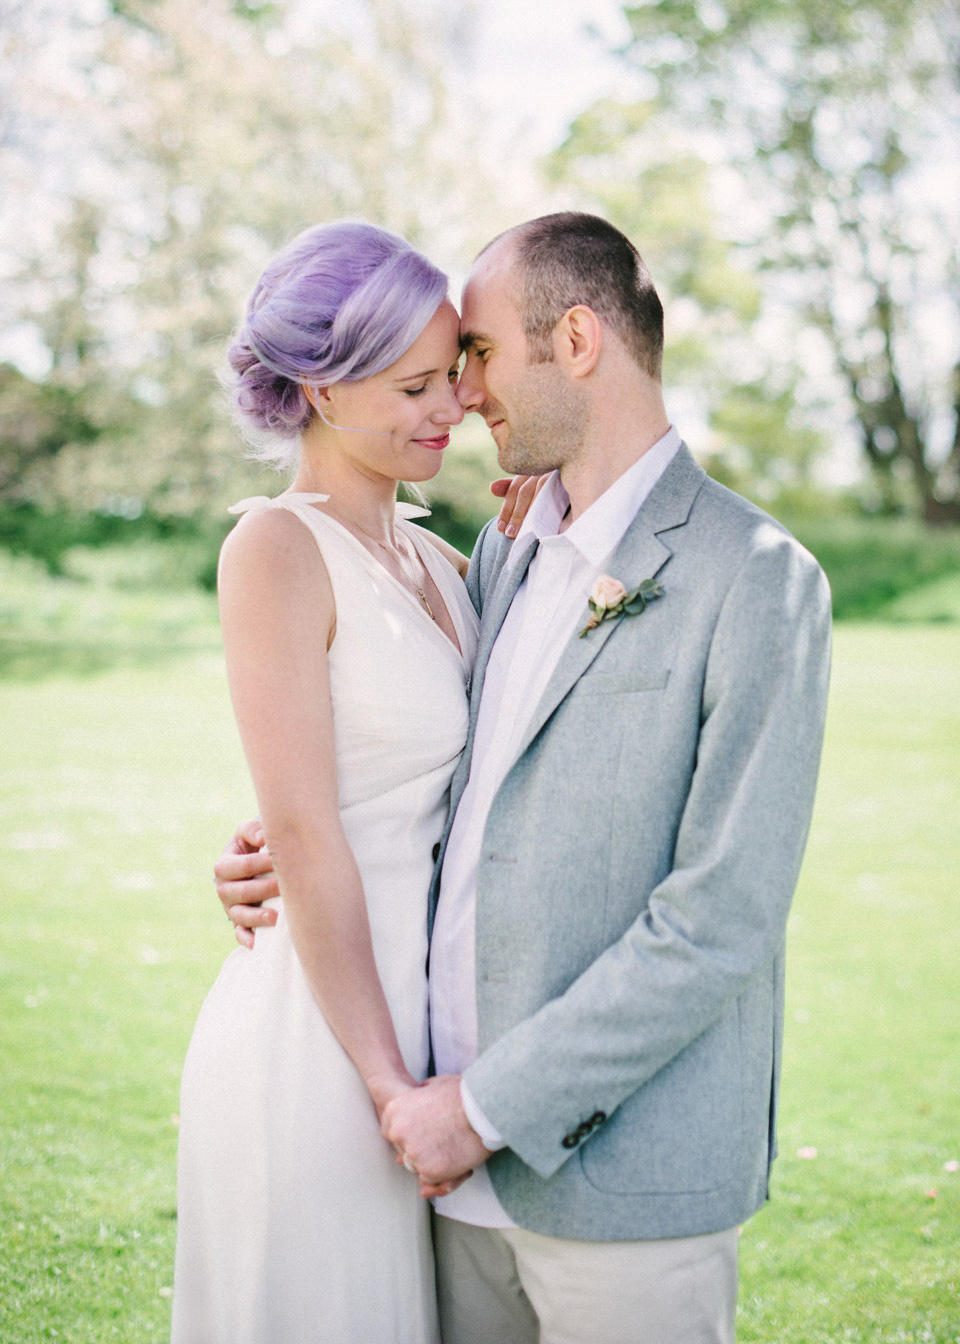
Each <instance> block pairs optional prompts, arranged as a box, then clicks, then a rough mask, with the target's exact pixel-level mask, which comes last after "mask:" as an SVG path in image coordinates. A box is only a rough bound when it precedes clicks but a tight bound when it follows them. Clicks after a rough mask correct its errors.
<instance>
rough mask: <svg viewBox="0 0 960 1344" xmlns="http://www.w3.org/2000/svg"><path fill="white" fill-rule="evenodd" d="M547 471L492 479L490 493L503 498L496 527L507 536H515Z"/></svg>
mask: <svg viewBox="0 0 960 1344" xmlns="http://www.w3.org/2000/svg"><path fill="white" fill-rule="evenodd" d="M549 474H550V473H549V472H548V473H547V474H546V475H544V476H513V477H510V476H504V477H501V478H500V479H499V480H497V481H494V482H493V484H492V485H491V486H490V493H491V494H492V495H496V496H497V498H498V499H502V500H503V504H502V505H501V507H500V512H499V514H498V515H497V528H498V530H499V531H501V532H505V533H506V534H507V536H508V537H515V536H516V535H517V533H518V532H519V531H520V524H521V523H522V522H523V520H524V518H526V516H527V513H528V512H529V509H530V505H531V504H532V503H533V501H534V500H535V499H536V497H537V495H539V493H540V490H541V487H542V486H543V483H544V481H545V480H546V479H547V475H549Z"/></svg>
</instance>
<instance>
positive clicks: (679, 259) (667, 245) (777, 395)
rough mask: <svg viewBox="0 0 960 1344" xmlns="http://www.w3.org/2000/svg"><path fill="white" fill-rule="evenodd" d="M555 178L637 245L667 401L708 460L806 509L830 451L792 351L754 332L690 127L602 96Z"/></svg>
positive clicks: (758, 308)
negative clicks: (660, 338) (810, 416)
mask: <svg viewBox="0 0 960 1344" xmlns="http://www.w3.org/2000/svg"><path fill="white" fill-rule="evenodd" d="M548 171H549V174H550V176H551V178H552V179H553V180H554V182H555V183H556V184H557V185H558V186H563V187H566V188H567V189H568V190H570V189H572V190H573V192H574V193H575V196H576V198H578V199H580V200H581V201H584V202H587V203H593V205H594V206H595V208H597V209H599V210H600V212H601V213H602V214H604V215H605V216H606V217H607V218H608V219H611V220H612V221H613V222H614V223H616V224H617V225H618V227H620V228H621V229H623V231H624V232H625V233H626V234H627V235H628V236H629V237H630V238H632V239H633V240H634V241H635V243H636V244H637V246H638V247H639V248H640V250H641V252H642V254H643V257H644V260H645V261H646V262H647V264H648V265H649V267H650V269H651V271H652V273H653V276H654V279H655V281H656V284H657V288H658V290H659V291H660V293H661V295H662V297H663V299H664V304H665V307H666V310H667V312H666V319H667V342H666V349H665V352H664V376H665V383H666V388H667V398H668V404H669V406H670V408H671V413H672V414H674V415H675V418H677V419H678V420H680V421H681V423H682V424H683V425H684V426H685V429H686V432H687V434H688V435H689V436H690V437H691V438H693V439H694V440H695V441H697V450H698V454H699V456H700V458H701V460H702V461H703V462H704V465H706V466H707V468H708V469H709V471H710V472H711V474H712V475H714V476H716V477H717V478H718V479H720V480H722V481H723V482H724V484H726V485H730V486H732V487H733V488H735V489H738V490H740V491H742V492H743V493H745V494H747V495H750V496H752V497H755V498H758V499H760V500H762V501H763V502H765V503H768V504H771V505H772V504H776V505H778V506H779V507H785V508H789V509H791V510H792V511H793V512H799V511H801V510H802V508H803V507H804V502H805V500H806V499H807V498H809V496H810V495H811V493H815V487H814V486H813V481H812V478H813V470H814V465H815V463H816V460H817V458H818V456H819V455H820V454H821V453H822V452H823V450H824V444H823V441H822V439H821V437H820V435H819V434H818V433H817V432H816V431H815V430H814V429H812V428H810V426H809V425H808V424H806V423H805V421H804V417H803V415H802V414H801V412H800V409H799V408H798V406H797V403H796V395H795V380H796V375H795V370H794V368H793V365H792V363H791V361H790V359H789V358H787V357H785V356H786V352H785V351H783V350H781V349H777V348H776V347H775V346H771V344H770V343H769V342H768V341H765V340H764V338H763V334H762V332H759V330H758V323H759V322H760V320H761V318H762V291H761V288H760V284H759V282H758V280H757V279H756V278H754V277H753V276H752V275H751V274H750V272H749V271H748V269H747V266H746V264H745V258H743V257H741V256H739V255H738V250H737V248H736V246H735V244H734V243H733V242H731V241H730V240H729V239H727V238H725V237H724V226H723V222H722V220H721V219H720V218H719V217H718V212H717V209H716V207H715V205H714V203H713V200H712V192H711V166H710V164H709V163H708V162H707V161H706V160H705V159H704V158H702V157H701V156H700V154H699V153H698V151H697V147H696V145H695V144H693V143H692V142H691V138H690V136H689V135H688V134H686V132H685V130H684V127H683V126H682V125H680V124H679V123H677V122H676V121H675V120H671V119H670V118H669V117H668V116H667V115H666V112H665V110H664V109H661V108H659V107H658V106H657V105H656V103H655V102H653V101H650V100H645V101H638V102H617V101H615V100H613V99H604V100H602V101H601V102H598V103H597V104H595V105H594V106H593V107H591V108H588V109H587V110H586V111H585V112H583V113H582V114H581V115H580V116H579V117H577V118H576V120H575V121H574V122H573V124H572V125H571V127H570V129H569V131H568V133H567V136H566V138H565V139H564V141H563V143H562V144H561V145H560V146H559V147H558V149H557V150H556V152H555V153H554V154H553V155H552V156H551V158H550V161H549V164H548ZM674 408H677V409H676V410H674ZM698 422H700V424H701V428H699V429H698V427H697V426H698Z"/></svg>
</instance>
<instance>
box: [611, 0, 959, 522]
mask: <svg viewBox="0 0 960 1344" xmlns="http://www.w3.org/2000/svg"><path fill="white" fill-rule="evenodd" d="M624 12H625V15H626V18H627V20H628V22H629V25H630V38H629V41H628V43H627V44H626V46H625V48H624V56H625V58H626V60H627V61H628V62H629V64H630V66H631V67H632V69H633V70H634V72H635V74H636V78H637V80H638V84H639V86H640V88H641V89H642V90H643V94H644V96H645V97H646V99H647V106H648V108H649V116H648V118H647V119H646V120H645V121H644V122H643V124H642V125H638V126H637V127H636V128H634V129H633V130H631V131H630V132H629V134H628V135H626V136H625V137H624V138H623V140H622V141H621V145H620V152H621V153H624V154H628V153H629V150H628V148H627V144H628V141H629V140H630V139H634V138H640V137H646V138H647V139H648V140H649V139H650V138H651V137H652V136H654V135H656V134H657V133H658V132H661V131H662V129H663V128H664V127H666V128H671V127H672V128H677V127H681V128H683V129H684V130H685V131H686V132H687V135H688V143H690V142H691V141H690V137H692V142H693V143H695V144H697V145H698V146H699V147H700V148H701V150H702V151H703V156H704V158H705V159H706V160H709V161H712V162H713V163H714V164H717V163H720V164H725V165H727V166H728V168H733V169H734V170H735V173H736V179H733V178H732V177H731V175H730V174H729V172H728V174H727V176H726V178H725V179H724V182H725V186H726V188H727V190H728V191H730V190H733V191H734V193H735V195H736V200H737V205H736V209H735V212H734V213H735V219H734V220H733V222H732V224H731V226H730V233H729V236H730V237H732V238H733V239H734V240H735V241H736V243H737V245H738V247H740V248H741V249H742V250H743V252H744V255H745V257H746V259H747V260H748V261H749V263H750V265H751V266H752V267H753V268H754V271H755V273H757V274H758V275H762V276H763V277H764V290H765V294H766V296H767V299H768V300H769V301H771V302H773V303H774V304H779V305H781V306H789V307H791V308H792V309H793V311H794V312H795V313H798V314H801V315H802V318H803V320H804V321H805V322H806V323H808V324H810V325H811V326H812V327H813V328H814V329H815V330H816V331H817V332H819V333H820V336H821V337H822V338H823V340H824V341H825V343H826V347H827V349H828V350H829V353H830V356H831V358H832V361H833V368H834V371H835V374H836V376H837V377H838V379H839V382H840V385H841V386H842V388H843V389H844V390H845V394H846V407H847V408H848V411H847V414H852V418H853V420H854V423H855V425H856V428H857V432H858V436H859V439H860V442H861V443H862V446H863V450H864V454H865V458H866V461H867V462H868V464H869V467H870V471H871V475H872V480H873V484H874V488H875V492H876V503H877V505H878V506H879V507H882V508H883V509H885V510H887V511H897V510H899V509H902V508H905V507H906V508H911V509H914V510H915V511H918V512H921V513H922V514H923V516H924V517H926V518H927V519H928V520H929V521H935V522H936V521H953V522H960V360H958V359H957V354H956V351H957V346H958V323H960V303H958V298H960V235H958V232H957V229H956V202H957V198H958V172H957V166H958V157H957V148H958V140H957V131H958V125H960V89H958V78H957V76H958V68H960V63H958V57H960V17H958V11H957V9H956V6H955V5H953V4H950V3H943V0H647V3H644V4H641V5H635V6H634V5H631V6H627V7H626V8H625V10H624ZM736 182H739V190H737V189H736ZM951 351H952V352H953V353H952V354H951V353H950V352H951ZM841 414H843V412H841Z"/></svg>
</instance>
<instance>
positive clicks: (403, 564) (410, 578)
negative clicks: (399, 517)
mask: <svg viewBox="0 0 960 1344" xmlns="http://www.w3.org/2000/svg"><path fill="white" fill-rule="evenodd" d="M350 521H351V523H352V524H353V526H354V527H355V528H356V529H357V531H358V532H362V533H363V535H364V536H365V537H366V538H367V539H368V541H372V542H373V544H374V545H375V546H379V547H380V549H381V550H383V551H386V553H387V555H395V556H396V558H397V560H398V561H399V563H400V568H401V570H402V571H403V573H404V574H405V575H406V578H407V582H408V583H410V584H411V585H412V587H413V590H414V592H415V593H416V595H417V597H419V599H420V601H421V602H422V603H423V607H424V610H425V611H426V613H427V615H428V616H429V617H430V619H431V621H434V622H435V621H436V619H437V618H436V616H434V614H433V608H432V607H431V605H430V603H429V602H428V601H427V595H426V593H425V592H424V591H423V589H422V588H421V587H420V584H419V583H417V580H416V577H415V572H414V573H411V571H410V569H409V568H408V567H407V555H406V553H405V552H406V547H407V538H406V537H404V536H403V533H402V532H398V533H397V536H398V537H403V546H404V550H403V552H401V550H400V547H399V546H397V547H392V546H388V545H387V543H386V542H385V541H381V540H380V538H379V537H375V536H374V535H373V533H372V532H368V531H367V529H366V528H365V527H361V526H360V524H359V523H358V522H357V521H356V519H351V520H350ZM421 567H422V562H421Z"/></svg>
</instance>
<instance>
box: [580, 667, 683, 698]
mask: <svg viewBox="0 0 960 1344" xmlns="http://www.w3.org/2000/svg"><path fill="white" fill-rule="evenodd" d="M669 679H670V669H669V667H647V668H629V667H622V668H617V669H616V671H613V670H610V671H604V670H603V669H602V668H597V670H596V671H595V672H594V671H590V672H588V673H587V674H586V676H585V677H583V678H582V679H581V682H580V687H581V690H582V692H583V694H585V695H626V694H629V693H632V692H639V691H662V690H663V688H664V686H666V684H667V682H668V680H669Z"/></svg>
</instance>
